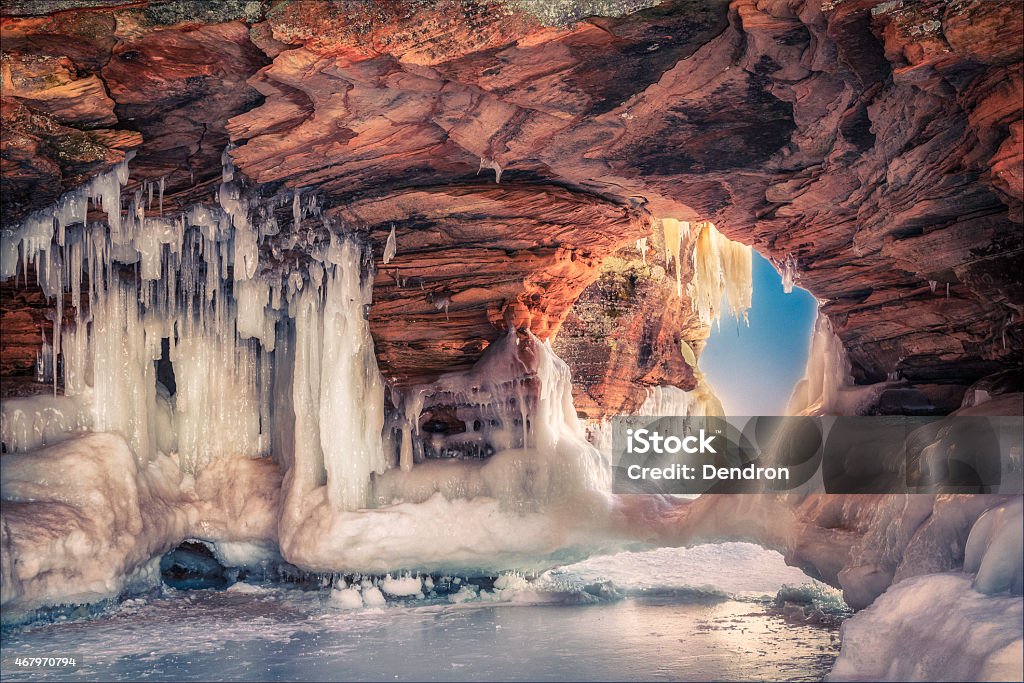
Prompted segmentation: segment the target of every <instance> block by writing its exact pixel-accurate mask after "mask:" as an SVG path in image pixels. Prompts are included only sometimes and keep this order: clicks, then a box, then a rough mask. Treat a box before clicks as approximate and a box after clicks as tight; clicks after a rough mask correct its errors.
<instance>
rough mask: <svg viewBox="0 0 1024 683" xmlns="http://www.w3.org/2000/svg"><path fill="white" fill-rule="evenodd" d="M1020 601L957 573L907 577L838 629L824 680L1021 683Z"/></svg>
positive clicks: (1023, 602)
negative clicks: (838, 643)
mask: <svg viewBox="0 0 1024 683" xmlns="http://www.w3.org/2000/svg"><path fill="white" fill-rule="evenodd" d="M1022 631H1024V599H1022V598H1018V597H992V596H987V595H982V594H981V593H978V592H977V591H975V590H973V589H972V588H971V579H970V577H968V576H965V575H964V574H961V573H959V572H957V573H950V574H929V575H926V576H918V577H914V578H912V579H907V580H905V581H901V582H900V583H898V584H896V585H895V586H893V587H892V588H890V589H889V590H888V591H886V592H885V593H884V594H883V595H882V596H881V597H880V598H878V600H876V601H875V603H874V604H873V605H872V606H871V607H869V608H867V609H865V610H864V611H863V612H860V613H858V614H856V615H855V616H853V617H852V618H851V619H848V620H847V621H846V622H845V623H844V624H843V626H842V641H843V646H842V651H841V652H840V654H839V658H838V659H837V660H836V663H835V666H834V667H833V669H832V673H831V674H830V675H829V677H828V680H830V681H1020V680H1022V679H1024V660H1022V653H1024V638H1022V635H1021V634H1022Z"/></svg>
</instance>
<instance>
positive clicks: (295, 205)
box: [292, 187, 302, 233]
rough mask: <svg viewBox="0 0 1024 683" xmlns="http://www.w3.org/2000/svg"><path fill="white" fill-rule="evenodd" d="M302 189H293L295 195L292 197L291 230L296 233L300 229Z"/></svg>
mask: <svg viewBox="0 0 1024 683" xmlns="http://www.w3.org/2000/svg"><path fill="white" fill-rule="evenodd" d="M301 195H302V189H301V188H298V187H297V188H295V193H294V194H293V195H292V230H293V231H294V232H296V233H297V232H298V231H299V228H301V227H302V198H301Z"/></svg>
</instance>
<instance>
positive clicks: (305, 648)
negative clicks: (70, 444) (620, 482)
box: [3, 544, 839, 681]
mask: <svg viewBox="0 0 1024 683" xmlns="http://www.w3.org/2000/svg"><path fill="white" fill-rule="evenodd" d="M709 562H710V563H711V564H719V565H720V566H721V568H722V572H721V573H720V575H719V576H718V577H717V578H718V579H720V580H719V581H718V583H719V584H720V585H717V586H716V585H715V581H713V580H712V581H704V580H698V579H695V575H694V574H693V570H694V569H695V567H696V566H698V565H703V566H701V570H702V571H701V573H700V575H699V576H701V577H702V578H706V577H708V576H712V577H714V576H715V574H714V572H715V570H716V569H717V567H715V566H711V567H708V566H707V564H708V563H709ZM723 562H724V563H726V564H728V566H725V565H722V564H720V563H723ZM744 565H745V570H744ZM627 567H629V568H632V569H633V570H634V573H633V574H630V573H629V572H628V571H627ZM659 567H661V568H662V569H663V571H661V572H658V571H656V570H657V568H659ZM758 568H759V569H760V571H755V570H757V569H758ZM638 570H648V571H638ZM650 570H655V571H654V573H653V574H652V573H648V572H649V571H650ZM744 573H746V575H747V577H748V580H749V583H750V586H751V587H752V588H751V590H748V591H736V590H735V588H737V585H736V584H737V582H739V578H740V576H741V575H742V574H744ZM602 576H604V577H608V578H612V579H613V580H614V581H615V583H616V586H618V587H619V589H620V590H621V591H622V593H624V595H625V597H624V598H622V599H615V600H607V601H602V602H599V603H596V604H570V603H572V602H574V601H573V600H572V595H571V593H565V592H559V591H551V592H548V593H545V592H543V591H540V592H538V591H534V590H521V591H509V592H506V593H504V594H502V595H501V596H500V599H501V600H502V601H501V602H488V601H486V599H485V600H479V601H471V602H466V603H462V604H450V603H449V602H448V601H447V599H446V598H426V599H409V600H404V601H389V603H388V604H387V605H385V606H382V607H372V608H364V609H357V610H343V609H339V608H338V607H337V603H336V601H332V600H331V597H330V591H329V590H321V591H316V590H298V589H295V588H285V587H281V586H250V585H246V584H238V585H236V586H235V587H233V588H232V589H230V590H228V591H174V590H170V589H165V590H163V591H162V592H160V593H159V594H157V595H153V596H150V597H147V598H138V599H132V600H128V601H126V602H124V603H122V604H121V605H119V606H118V607H116V608H114V609H112V610H110V611H109V612H107V613H105V614H103V615H100V616H98V617H94V618H91V619H86V620H77V621H65V622H59V623H54V624H46V625H37V626H34V627H30V628H26V629H22V630H19V631H8V632H7V633H5V634H4V637H3V651H4V663H5V666H4V669H5V670H4V672H3V679H4V680H5V681H6V680H10V681H17V680H111V681H112V680H153V681H165V680H248V681H252V680H270V681H287V680H303V681H320V680H380V681H395V680H438V681H441V680H535V681H548V680H557V681H566V680H722V679H725V680H821V679H822V678H823V677H824V676H825V674H827V673H828V671H829V669H830V668H831V666H832V663H833V661H834V659H835V656H836V654H837V653H838V646H839V638H838V630H836V629H830V628H823V627H820V626H804V625H792V624H787V623H786V622H784V621H783V620H782V619H781V618H780V617H779V616H776V615H774V614H770V613H769V604H768V601H767V600H766V599H765V598H764V597H756V596H758V595H759V594H762V593H763V594H766V595H772V594H774V590H777V586H778V584H779V583H780V582H786V581H785V580H786V579H789V578H795V579H801V581H800V582H802V583H806V581H807V579H806V577H802V576H801V575H799V573H798V572H796V570H793V569H791V568H787V567H785V566H784V565H782V564H781V558H779V557H778V555H776V554H774V553H768V552H767V551H763V550H761V549H759V548H754V547H753V546H745V545H743V544H727V545H726V546H714V547H711V546H709V547H706V549H701V548H697V549H693V550H689V551H686V550H672V551H667V550H665V551H654V552H653V553H628V554H623V555H622V556H616V557H613V558H599V559H595V560H591V561H589V562H587V563H582V564H580V565H576V566H574V567H569V568H564V569H561V570H558V571H557V572H552V573H549V574H548V575H545V576H544V577H541V579H540V580H539V583H541V584H544V585H547V586H559V587H565V586H568V585H571V584H572V583H573V581H585V580H591V579H594V578H598V577H602ZM630 576H634V577H635V580H631V579H630ZM773 583H774V584H775V586H774V590H770V589H771V588H772V586H771V585H769V584H773ZM726 584H728V585H726ZM730 589H733V590H730ZM766 589H769V590H766ZM494 599H497V596H496V597H495V598H494ZM19 655H22V656H51V655H75V656H76V657H78V658H79V659H80V667H79V669H78V670H76V671H71V672H68V671H64V672H57V671H49V672H40V671H35V672H31V673H29V672H24V671H17V670H14V669H12V668H11V667H10V666H9V665H8V663H9V661H10V659H11V658H12V657H14V656H19Z"/></svg>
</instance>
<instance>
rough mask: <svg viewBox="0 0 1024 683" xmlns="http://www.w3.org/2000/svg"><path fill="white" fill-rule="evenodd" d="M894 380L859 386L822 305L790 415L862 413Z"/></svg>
mask: <svg viewBox="0 0 1024 683" xmlns="http://www.w3.org/2000/svg"><path fill="white" fill-rule="evenodd" d="M892 384H893V382H880V383H878V384H870V385H863V386H857V385H855V384H854V380H853V367H852V365H851V363H850V359H849V357H848V356H847V354H846V349H845V348H843V343H842V341H841V340H840V339H839V337H838V336H837V335H836V333H835V332H834V331H833V329H832V323H831V321H829V319H828V316H826V315H825V314H824V313H823V312H822V311H821V310H820V309H819V311H818V317H817V319H816V320H815V322H814V332H813V334H812V336H811V346H810V350H809V351H808V354H807V368H806V370H805V371H804V377H803V379H801V380H800V381H799V382H797V384H796V386H795V387H794V388H793V394H792V396H791V397H790V399H789V404H788V405H787V407H786V414H787V415H859V414H861V413H862V412H863V411H864V410H866V409H867V408H869V407H870V406H871V404H872V403H874V401H875V400H877V398H878V396H879V395H880V394H881V393H882V391H884V390H885V389H886V388H888V387H890V386H891V385H892Z"/></svg>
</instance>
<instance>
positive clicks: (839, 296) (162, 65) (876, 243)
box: [2, 0, 1024, 413]
mask: <svg viewBox="0 0 1024 683" xmlns="http://www.w3.org/2000/svg"><path fill="white" fill-rule="evenodd" d="M65 5H66V6H67V8H64V6H65ZM103 5H105V6H103ZM61 9H65V11H59V12H56V11H55V12H53V13H52V14H50V15H35V14H33V12H34V10H33V8H32V4H31V3H14V4H13V5H11V6H10V7H6V6H5V10H4V16H3V19H2V31H3V37H4V61H3V69H4V71H3V79H4V81H3V82H4V97H5V100H4V108H3V116H4V130H5V136H4V142H3V145H4V146H3V156H2V162H3V169H2V170H3V183H4V197H3V200H2V202H3V203H2V208H3V212H4V222H5V224H8V223H10V222H13V221H16V220H18V219H19V218H20V217H21V216H22V215H24V213H25V212H27V211H29V210H32V209H35V208H40V207H42V206H45V205H46V204H48V203H49V202H51V201H52V200H53V199H54V198H55V197H56V196H57V194H59V192H60V191H63V190H66V189H69V188H70V187H73V186H75V185H76V184H77V183H80V182H82V181H83V180H84V179H86V178H87V177H89V176H90V175H93V174H95V173H97V172H99V171H101V170H103V169H104V168H106V167H109V166H110V165H112V164H113V163H116V162H117V161H119V160H120V158H123V153H124V151H126V150H127V149H135V150H136V151H137V156H136V158H135V160H134V161H133V163H132V168H133V181H132V182H133V183H134V182H138V181H140V180H155V179H157V178H160V177H164V178H165V179H166V183H167V193H166V208H167V209H168V210H171V211H174V210H177V209H179V208H180V207H181V206H184V205H186V204H188V203H190V202H192V201H196V200H197V199H206V198H208V197H209V196H210V193H211V191H212V189H213V187H214V185H215V183H216V182H217V180H218V178H219V175H220V164H221V161H220V155H221V152H222V151H223V149H224V148H225V146H226V145H227V144H228V143H229V142H231V143H232V144H233V145H234V148H233V149H232V150H231V152H230V153H231V156H232V157H233V159H234V163H235V165H236V166H237V168H238V169H239V171H240V173H241V174H242V175H243V176H244V177H245V178H247V179H248V180H249V181H250V182H251V183H252V185H253V190H254V191H256V192H260V193H262V194H264V195H266V196H270V195H273V194H274V193H277V192H279V191H284V192H291V191H294V190H296V189H300V188H301V190H302V192H303V194H304V195H305V194H309V195H312V194H316V196H317V197H319V200H320V203H321V205H322V206H323V207H324V215H325V216H326V219H327V221H328V222H329V223H330V224H331V225H333V226H334V229H357V230H364V231H368V233H369V235H370V237H371V239H372V240H373V241H374V243H375V245H376V251H375V255H376V256H377V259H378V260H377V266H378V270H377V275H376V281H375V303H374V305H373V307H372V309H371V311H370V320H371V327H372V331H373V334H374V336H375V339H376V340H377V348H378V355H379V359H380V362H381V366H382V369H383V370H384V372H385V374H387V375H388V376H389V377H390V378H391V379H392V380H394V381H395V382H397V383H399V384H402V383H412V382H421V381H424V380H426V379H429V378H430V377H432V376H436V374H438V373H439V372H443V371H444V370H446V369H451V368H458V367H465V366H466V365H468V364H469V363H471V362H472V361H473V360H475V358H477V357H478V355H479V353H480V352H481V350H482V349H483V348H485V347H486V345H487V344H488V343H489V342H490V341H492V340H494V339H496V338H497V336H498V335H499V334H500V333H501V330H502V329H503V328H504V327H505V326H506V325H508V324H516V325H522V326H525V325H529V326H530V327H531V329H533V330H534V331H535V332H536V333H537V334H538V335H539V336H541V337H542V338H547V337H550V336H552V335H554V334H555V332H556V331H558V330H559V329H560V328H561V331H560V332H559V334H558V335H556V342H557V344H558V346H559V352H560V353H562V354H563V355H565V356H567V357H568V358H569V359H570V363H571V365H572V367H573V369H574V372H575V373H576V375H577V381H578V385H579V386H578V387H577V390H578V396H577V398H578V399H579V401H580V405H581V406H583V408H581V409H584V410H587V411H590V412H592V413H600V412H601V411H603V410H606V409H607V410H612V409H614V410H619V409H628V408H629V407H630V406H633V405H635V404H636V402H637V400H638V399H639V397H640V395H641V393H642V389H643V387H644V386H645V385H649V384H676V385H678V386H682V387H684V388H689V387H690V386H692V382H693V381H694V380H693V376H692V372H690V371H689V370H688V366H687V365H686V364H685V363H682V362H681V359H680V357H679V356H678V354H676V355H674V350H675V349H678V344H679V342H680V341H682V340H688V341H690V342H692V343H693V344H692V345H693V346H694V347H695V348H697V350H698V351H699V346H700V340H701V339H702V338H703V337H704V335H705V334H706V331H704V330H701V329H700V326H699V325H697V324H696V323H695V322H694V321H693V316H692V314H691V313H690V311H689V310H688V308H687V307H686V306H685V305H684V306H675V305H671V306H670V305H669V298H670V297H668V295H669V294H671V288H669V289H668V290H665V288H663V287H659V286H655V285H652V284H651V283H650V282H648V281H638V282H637V283H633V284H631V285H629V286H625V285H624V284H623V283H624V281H623V280H622V278H621V277H620V275H621V273H619V274H616V273H613V272H611V271H609V270H608V268H606V267H605V266H604V265H602V264H604V263H605V261H606V259H607V257H609V256H611V255H612V254H616V253H618V254H619V255H620V256H621V254H622V253H624V252H623V251H622V250H623V249H624V248H625V249H627V251H628V245H630V244H632V243H633V242H634V240H636V239H637V238H638V237H641V236H643V235H644V234H646V233H647V232H648V228H647V227H646V226H647V225H649V222H650V221H651V219H656V218H660V217H674V218H678V219H683V220H686V219H696V218H705V219H710V220H713V221H714V222H715V224H716V225H717V226H718V228H719V229H720V230H721V231H722V232H723V233H725V234H726V235H727V236H729V237H730V238H732V239H736V240H739V241H742V242H745V243H747V244H751V245H753V246H755V247H756V248H757V249H759V250H760V251H761V252H762V253H764V254H765V255H766V256H769V257H771V258H773V259H774V260H776V261H777V262H781V261H783V260H784V259H786V258H787V257H790V258H793V259H795V260H796V263H797V269H798V272H799V275H798V282H799V284H800V285H801V286H804V287H805V288H807V289H809V290H810V291H811V292H812V293H813V294H814V295H815V296H817V297H818V298H819V299H821V300H823V301H824V310H825V311H826V313H828V315H829V316H830V317H831V318H832V320H833V323H834V327H835V329H836V330H837V332H838V334H839V335H840V337H841V338H842V339H843V341H844V343H845V345H846V347H847V348H848V350H849V351H850V355H851V359H852V361H853V363H854V372H855V375H856V376H857V378H858V379H860V380H863V381H875V380H879V379H882V378H884V377H885V376H886V374H888V373H890V372H899V373H901V374H902V376H903V377H905V378H907V379H908V380H909V381H911V382H912V383H914V384H915V385H917V386H919V387H920V388H922V391H924V392H925V393H926V394H927V395H928V396H929V397H930V398H931V400H933V402H934V404H935V406H936V408H937V409H940V410H941V409H945V408H948V407H950V406H951V405H953V404H955V403H958V402H959V396H960V394H961V393H962V390H963V388H964V387H965V386H966V385H968V384H969V383H971V382H973V381H974V380H976V379H977V378H978V377H981V376H983V375H986V374H988V373H991V372H994V371H997V370H1000V369H1004V368H1008V367H1019V365H1020V362H1021V350H1022V349H1024V320H1022V317H1021V311H1022V310H1024V285H1022V280H1021V276H1020V273H1021V265H1022V264H1021V261H1022V254H1024V232H1022V226H1021V221H1022V219H1024V210H1022V206H1024V185H1022V183H1024V171H1022V170H1021V164H1022V159H1024V152H1022V144H1024V132H1022V130H1024V129H1022V128H1021V125H1022V124H1021V100H1022V88H1024V86H1022V84H1024V77H1022V72H1021V64H1022V51H1021V42H1022V41H1021V34H1022V31H1024V30H1022V28H1021V23H1022V21H1024V19H1022V10H1021V6H1020V3H1018V2H1012V1H1010V0H1006V1H1005V2H1004V1H1002V0H993V1H986V0H973V1H971V2H958V3H946V2H939V1H938V0H926V1H924V2H918V3H892V2H880V1H879V0H843V1H842V2H839V1H835V2H818V1H817V0H814V1H811V0H807V1H806V2H805V1H802V0H797V1H793V0H769V1H767V2H765V1H763V0H762V1H755V0H733V2H731V3H729V4H724V3H719V2H710V1H709V2H700V1H697V0H672V1H669V2H664V3H662V4H661V5H659V6H657V7H654V8H650V9H647V10H642V11H639V12H635V13H633V14H629V15H628V16H624V17H618V18H615V17H594V18H589V19H581V20H579V21H565V22H561V23H559V25H557V26H545V25H543V24H542V23H541V21H540V20H539V19H538V18H537V17H534V16H531V15H529V14H527V13H524V12H522V11H520V10H517V9H515V8H514V7H513V6H512V5H509V4H508V3H505V2H500V1H498V0H493V1H474V2H471V1H470V0H444V1H442V2H439V3H433V4H430V5H427V6H424V5H422V4H421V3H416V2H411V1H410V2H375V3H346V2H336V3H305V2H281V3H270V2H255V3H254V2H247V3H223V4H222V5H217V6H215V7H214V6H210V5H205V4H202V3H200V4H197V3H191V2H186V1H184V0H180V1H179V2H171V3H164V4H161V5H152V6H151V5H149V4H148V3H146V2H141V3H130V4H124V5H121V4H119V3H101V6H100V7H98V8H90V9H83V8H80V7H76V3H74V2H66V3H63V4H62V6H61ZM8 131H10V132H12V133H13V134H11V135H8V134H6V133H7V132H8ZM65 140H72V141H75V142H76V145H77V146H72V145H69V144H68V143H66V142H62V141H65ZM86 142H88V144H86ZM62 145H63V147H62ZM72 147H73V149H71V148H72ZM62 150H63V151H62ZM68 150H70V151H68ZM119 155H121V156H119ZM129 189H133V188H129ZM278 220H279V223H280V224H281V226H282V228H283V229H284V230H285V231H287V230H288V229H289V227H288V226H289V225H290V218H289V216H288V212H287V211H285V210H284V209H283V208H282V210H281V212H280V213H279V215H278ZM392 226H394V227H395V231H396V236H397V243H398V253H397V256H396V258H395V259H394V260H393V261H391V262H390V263H388V264H386V265H384V264H383V263H382V262H381V258H380V257H381V255H382V253H383V247H384V243H385V241H386V239H387V235H388V234H389V232H390V230H391V227H392ZM317 229H321V230H323V229H324V226H319V225H318V226H317ZM634 256H635V255H634ZM930 283H935V284H934V291H933V286H932V285H930ZM627 291H628V292H629V296H631V297H635V298H633V299H631V300H630V302H629V305H628V306H625V305H620V306H619V308H621V311H620V312H619V314H620V315H621V317H618V318H616V320H620V321H621V322H619V323H617V324H609V319H608V317H607V314H608V311H607V310H604V309H607V308H608V302H609V300H613V299H615V298H616V297H620V296H621V295H623V293H624V292H627ZM947 291H948V296H947ZM616 310H618V309H616ZM602 316H603V317H602ZM602 325H606V326H609V327H608V329H609V330H610V332H611V334H603V337H602V339H597V338H596V337H595V335H597V334H598V333H597V332H595V330H597V329H599V328H601V326H602ZM611 338H614V342H615V343H614V344H612V343H610V342H609V339H611ZM5 353H7V352H6V351H5ZM5 367H7V366H6V364H5Z"/></svg>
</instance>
